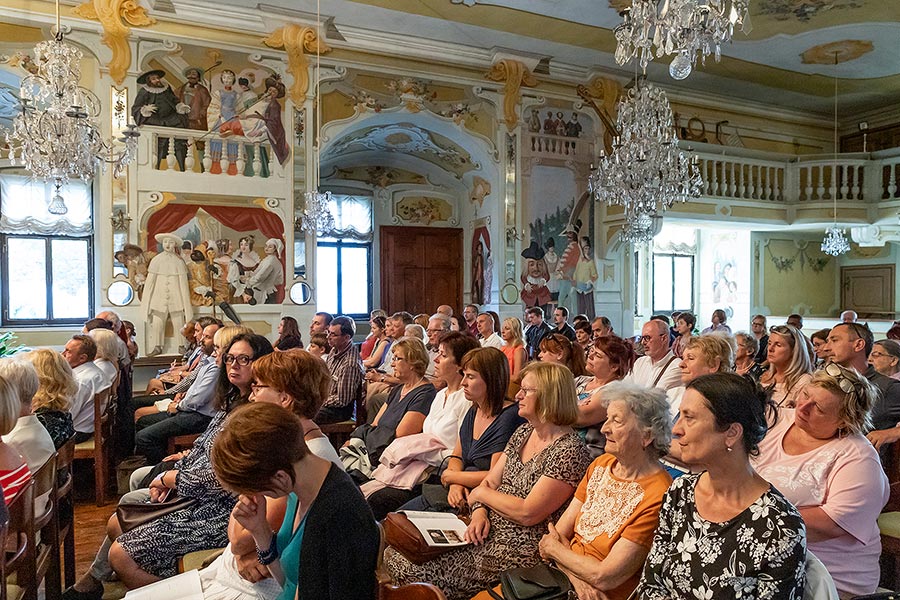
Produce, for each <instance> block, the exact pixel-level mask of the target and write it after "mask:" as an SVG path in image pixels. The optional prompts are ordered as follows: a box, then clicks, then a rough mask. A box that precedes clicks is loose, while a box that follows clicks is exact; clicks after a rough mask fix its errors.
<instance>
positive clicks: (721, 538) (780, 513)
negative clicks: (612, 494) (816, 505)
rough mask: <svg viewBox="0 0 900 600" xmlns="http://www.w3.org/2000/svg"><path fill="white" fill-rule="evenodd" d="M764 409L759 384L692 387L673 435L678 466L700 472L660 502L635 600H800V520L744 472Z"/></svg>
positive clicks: (719, 382)
mask: <svg viewBox="0 0 900 600" xmlns="http://www.w3.org/2000/svg"><path fill="white" fill-rule="evenodd" d="M767 405H768V402H767V400H766V397H765V394H764V393H763V392H762V391H760V390H759V388H758V387H757V386H756V384H754V383H753V382H751V381H748V380H747V379H746V378H744V377H741V376H740V375H735V374H733V373H715V374H713V375H703V376H701V377H698V378H696V379H694V380H693V381H691V382H690V383H689V384H688V386H687V391H686V392H685V394H684V399H683V400H682V402H681V415H680V417H679V418H678V421H676V422H675V426H674V428H673V430H672V434H673V435H674V436H675V437H676V438H677V443H678V445H679V446H680V447H681V453H682V456H683V457H684V460H685V461H686V462H689V463H690V464H695V465H700V466H702V468H703V469H705V470H704V472H703V473H701V474H697V475H684V476H682V477H679V478H678V479H676V480H675V483H673V484H672V487H671V488H669V491H668V492H667V493H666V496H665V498H664V499H663V505H662V509H661V510H660V513H659V527H658V528H657V530H656V535H655V536H654V538H653V546H652V547H651V548H650V554H649V556H648V557H647V562H646V563H645V564H644V572H643V575H642V577H641V582H640V584H639V586H638V590H637V594H638V597H639V598H642V599H648V600H663V599H665V600H687V599H692V598H698V597H700V598H738V597H740V598H754V599H757V598H758V599H764V600H775V599H779V600H780V599H786V598H795V599H799V598H801V597H802V595H803V583H804V562H805V560H806V533H805V529H804V526H803V519H802V518H801V517H800V513H798V512H797V509H796V508H794V506H793V505H792V504H791V503H790V502H789V501H788V500H786V499H785V497H784V496H782V495H781V493H780V492H779V491H778V490H777V489H775V487H773V486H772V485H770V484H769V482H768V481H766V480H765V479H763V478H762V477H761V476H760V475H759V474H757V473H756V472H755V471H754V470H753V467H752V466H751V464H750V456H751V455H752V454H756V453H757V452H758V450H759V449H758V445H759V442H760V441H761V440H762V439H763V436H765V435H766V429H767V425H766V407H767Z"/></svg>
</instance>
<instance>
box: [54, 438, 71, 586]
mask: <svg viewBox="0 0 900 600" xmlns="http://www.w3.org/2000/svg"><path fill="white" fill-rule="evenodd" d="M74 461H75V440H73V439H70V440H69V441H68V442H66V443H65V444H63V446H62V447H61V448H60V449H59V450H58V451H57V453H56V476H57V479H56V481H57V486H56V521H57V526H56V527H57V530H58V532H59V533H58V540H59V543H60V544H61V545H62V559H63V561H62V562H63V575H64V578H63V586H62V587H63V588H64V589H65V588H69V587H72V586H73V585H75V500H74V498H73V497H72V489H73V488H74V484H73V482H74V480H75V473H74V472H73V471H72V463H73V462H74ZM60 482H61V483H60Z"/></svg>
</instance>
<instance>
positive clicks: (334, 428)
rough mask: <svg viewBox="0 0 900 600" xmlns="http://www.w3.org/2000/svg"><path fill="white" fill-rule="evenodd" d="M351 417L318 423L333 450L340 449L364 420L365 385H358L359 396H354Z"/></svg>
mask: <svg viewBox="0 0 900 600" xmlns="http://www.w3.org/2000/svg"><path fill="white" fill-rule="evenodd" d="M353 408H354V410H353V418H352V419H348V420H347V421H340V422H339V423H326V424H324V425H319V428H320V429H321V430H322V433H324V434H325V435H327V436H328V440H329V441H330V442H331V445H332V446H334V449H335V450H338V449H340V447H341V446H343V445H344V443H345V442H346V441H347V440H349V439H350V434H351V433H353V431H354V430H355V429H356V428H357V427H359V426H360V425H362V424H363V423H365V422H366V387H365V386H360V393H359V397H357V398H356V405H355V406H354V407H353Z"/></svg>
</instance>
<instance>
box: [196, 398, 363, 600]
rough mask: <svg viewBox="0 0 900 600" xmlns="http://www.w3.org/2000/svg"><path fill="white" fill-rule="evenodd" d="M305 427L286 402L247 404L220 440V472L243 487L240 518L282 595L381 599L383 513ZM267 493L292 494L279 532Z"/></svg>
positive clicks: (215, 454)
mask: <svg viewBox="0 0 900 600" xmlns="http://www.w3.org/2000/svg"><path fill="white" fill-rule="evenodd" d="M303 431H304V426H303V424H302V423H301V422H300V419H299V418H297V417H296V416H295V415H292V414H291V413H289V412H288V411H286V410H285V409H283V408H280V407H278V406H273V405H271V404H265V403H255V404H252V405H249V406H244V407H241V408H240V409H238V410H237V411H235V414H234V415H233V416H232V417H231V418H229V419H228V421H227V422H226V424H225V428H224V431H223V432H222V434H221V435H220V436H219V437H218V438H217V439H216V442H215V445H214V446H213V450H212V463H213V468H214V469H215V474H216V477H218V479H219V480H220V481H221V482H222V484H223V485H224V486H225V487H226V488H227V489H229V490H232V491H233V492H234V493H237V494H240V497H239V499H238V503H237V505H235V507H234V511H233V515H234V518H235V520H236V521H237V522H238V524H240V526H241V527H243V528H244V529H246V530H247V531H248V532H249V533H250V534H251V536H252V538H253V542H254V545H255V546H256V550H257V553H258V562H259V564H260V566H261V567H262V568H263V569H265V570H267V571H268V572H269V573H270V574H271V575H272V577H273V578H274V579H275V580H276V581H277V582H278V583H279V584H280V585H281V586H282V587H283V590H282V592H281V594H280V595H279V596H278V597H279V598H285V599H289V598H298V599H299V600H306V599H310V600H312V599H315V600H319V599H333V600H368V599H371V598H374V597H375V563H376V560H377V557H378V545H379V534H378V528H377V526H376V524H375V520H374V519H373V518H372V513H371V511H369V509H368V507H367V506H366V503H365V501H364V500H363V498H362V496H361V495H360V493H359V491H358V490H356V489H355V486H354V485H353V482H352V481H351V480H350V478H349V477H348V476H347V475H346V474H345V473H344V472H343V471H342V470H341V469H340V468H339V467H338V466H337V465H335V464H333V463H331V462H330V461H327V460H324V459H322V458H320V457H318V456H316V455H315V454H313V453H312V452H310V450H309V448H308V447H307V445H306V443H305V442H304V434H303ZM266 496H268V497H271V498H276V499H280V498H285V497H286V498H287V506H286V509H285V517H284V519H283V521H282V523H281V526H280V528H279V529H278V530H277V531H273V530H272V526H271V524H270V523H269V522H268V521H267V519H266V517H267V511H268V505H267V502H266ZM300 582H302V585H300ZM250 597H251V598H252V597H253V596H250Z"/></svg>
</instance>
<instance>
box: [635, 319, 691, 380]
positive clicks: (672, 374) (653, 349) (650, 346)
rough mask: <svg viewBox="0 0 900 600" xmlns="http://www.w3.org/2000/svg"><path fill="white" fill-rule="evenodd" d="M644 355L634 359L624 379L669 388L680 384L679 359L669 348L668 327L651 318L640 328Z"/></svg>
mask: <svg viewBox="0 0 900 600" xmlns="http://www.w3.org/2000/svg"><path fill="white" fill-rule="evenodd" d="M641 343H642V344H643V346H644V356H642V357H640V358H639V359H637V361H635V363H634V367H633V368H632V369H631V372H630V373H629V374H628V375H626V376H625V379H624V381H627V382H629V383H634V384H637V385H641V386H644V387H651V388H652V387H656V388H659V389H661V390H670V389H672V388H674V387H678V386H679V385H681V360H680V359H679V358H678V357H676V356H675V355H674V354H672V351H671V350H669V328H668V327H667V326H666V324H665V323H663V322H662V321H658V320H656V319H651V320H650V321H647V322H646V323H644V327H643V328H642V329H641Z"/></svg>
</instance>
